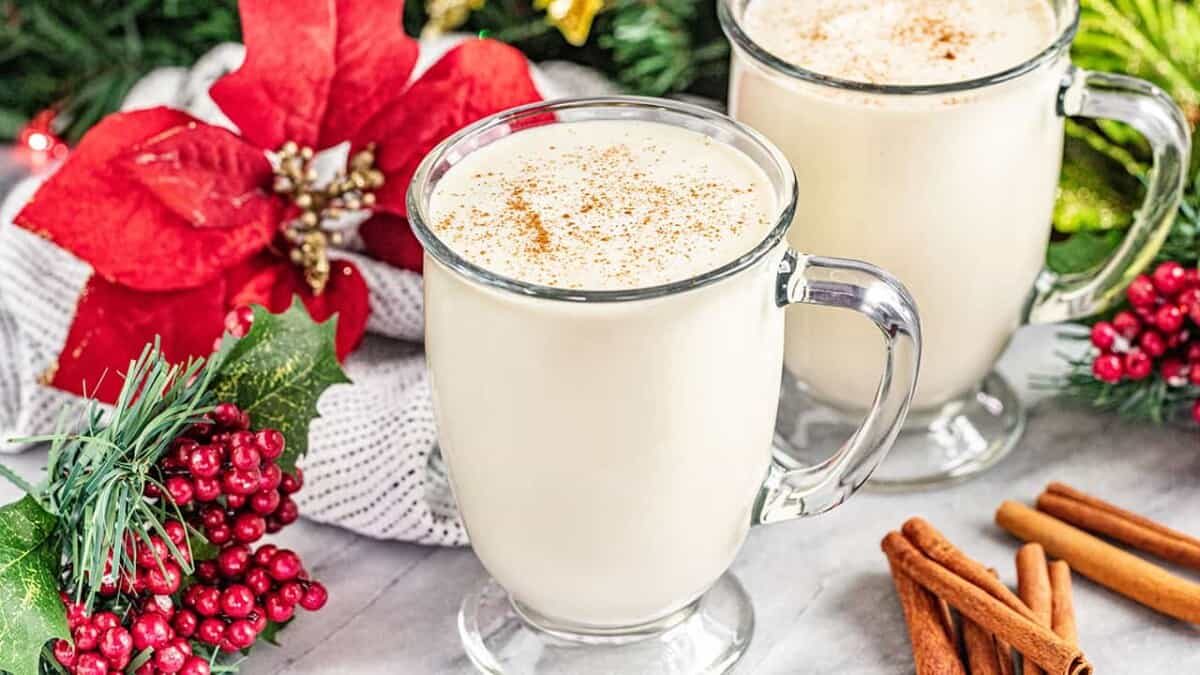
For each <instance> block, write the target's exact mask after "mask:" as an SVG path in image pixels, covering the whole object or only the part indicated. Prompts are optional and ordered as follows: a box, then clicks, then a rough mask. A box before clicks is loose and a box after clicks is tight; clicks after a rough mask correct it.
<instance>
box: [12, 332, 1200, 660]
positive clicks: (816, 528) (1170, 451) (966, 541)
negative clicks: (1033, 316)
mask: <svg viewBox="0 0 1200 675" xmlns="http://www.w3.org/2000/svg"><path fill="white" fill-rule="evenodd" d="M1048 338H1049V332H1048V331H1047V330H1046V329H1032V330H1026V331H1025V332H1024V333H1022V334H1021V335H1020V336H1018V340H1017V341H1016V344H1015V346H1014V348H1013V349H1012V350H1011V351H1010V354H1009V355H1008V356H1007V357H1006V359H1005V362H1004V368H1003V370H1005V371H1006V372H1008V373H1009V375H1010V376H1011V377H1013V378H1014V380H1024V379H1025V377H1024V375H1025V373H1027V372H1029V371H1030V370H1043V369H1045V368H1047V367H1049V366H1050V364H1051V363H1052V361H1049V360H1048V358H1049V357H1048V356H1047V354H1048V349H1049V344H1048ZM1026 395H1027V397H1028V399H1029V400H1030V402H1031V403H1032V404H1034V409H1033V414H1032V417H1031V423H1030V426H1029V431H1028V434H1027V436H1026V437H1025V439H1024V441H1023V442H1022V443H1021V444H1020V446H1019V447H1018V448H1017V449H1016V451H1014V452H1013V453H1012V454H1011V455H1010V456H1009V457H1008V458H1007V459H1005V460H1004V461H1003V462H1002V463H1000V464H999V465H998V466H997V467H995V468H994V469H993V470H992V471H991V472H989V473H987V474H986V475H984V476H983V477H981V478H978V479H976V480H974V481H971V482H968V483H965V484H961V485H957V486H954V487H950V488H947V489H943V490H939V491H933V492H923V493H916V494H907V495H893V494H878V493H870V492H864V493H861V494H859V495H858V496H856V497H855V498H854V499H853V500H851V501H850V502H848V503H847V504H845V505H844V506H842V507H841V508H839V509H838V510H836V511H834V512H832V513H830V514H827V515H824V516H821V517H819V518H814V519H810V520H806V521H799V522H790V523H782V524H778V525H772V526H770V527H767V528H762V529H759V530H756V531H754V532H752V533H751V535H750V538H749V540H748V541H747V542H746V545H745V547H744V549H743V550H742V553H741V555H740V556H739V557H738V559H737V562H736V563H735V565H734V571H735V572H736V574H737V575H738V576H739V577H740V578H741V580H742V582H743V584H745V586H746V588H747V590H748V591H749V592H750V595H751V596H752V597H753V599H754V604H755V609H756V613H757V621H758V628H757V632H756V634H755V636H754V639H753V642H752V645H751V648H750V650H749V652H748V653H747V654H746V656H745V658H744V659H743V660H742V662H741V663H740V664H739V666H738V669H737V671H736V672H737V673H754V674H761V675H776V674H778V675H784V674H793V673H814V674H820V675H854V674H862V675H874V674H889V673H907V672H912V662H911V657H910V653H909V646H908V638H907V634H906V631H905V628H904V622H903V617H902V615H901V612H900V608H899V606H898V605H897V603H896V600H895V596H894V593H893V590H892V584H891V579H890V577H889V576H888V572H887V565H886V563H885V562H884V558H883V555H882V554H881V553H880V552H879V541H880V539H881V538H882V537H883V535H884V534H885V533H886V532H887V531H888V530H889V529H894V528H896V527H898V526H899V525H900V523H901V522H902V521H903V520H904V519H905V518H906V517H908V516H910V515H918V514H919V515H922V516H925V517H926V518H928V519H930V520H931V521H933V523H934V524H936V525H937V526H938V527H939V528H941V529H942V530H943V531H944V532H946V534H947V535H948V536H949V537H950V538H951V539H952V540H953V541H954V542H956V543H958V544H959V545H960V546H962V547H963V548H965V549H966V550H967V551H968V552H969V553H970V554H972V555H973V556H975V557H977V558H978V559H980V560H982V561H984V562H986V563H987V564H989V565H993V566H995V567H997V568H998V569H1000V570H1001V574H1002V575H1003V577H1004V578H1005V580H1006V581H1008V582H1009V583H1015V572H1014V568H1013V563H1012V558H1013V555H1014V553H1015V551H1016V548H1017V543H1016V541H1015V540H1013V539H1011V538H1009V537H1008V536H1007V535H1006V534H1005V533H1003V532H1002V531H1000V530H999V529H998V528H997V527H996V526H994V525H993V524H992V520H991V518H992V514H993V512H994V510H995V508H996V507H997V505H999V503H1000V502H1001V500H1003V499H1008V498H1012V499H1021V500H1025V501H1031V500H1032V499H1033V498H1034V497H1035V496H1036V495H1037V493H1038V492H1039V491H1040V490H1041V488H1042V486H1044V485H1045V484H1046V483H1047V482H1048V481H1050V480H1056V479H1058V480H1066V481H1069V482H1071V483H1072V484H1074V485H1076V486H1078V487H1081V488H1083V489H1086V490H1089V491H1094V492H1095V493H1098V494H1101V495H1105V496H1107V497H1109V498H1110V499H1112V500H1114V501H1117V502H1119V503H1121V504H1123V505H1127V506H1129V507H1132V508H1134V509H1136V510H1138V511H1140V512H1143V513H1145V514H1147V515H1149V516H1151V517H1153V518H1156V519H1158V520H1160V521H1162V522H1164V523H1166V524H1168V525H1171V526H1175V527H1178V528H1180V529H1184V530H1189V531H1192V532H1200V437H1197V435H1196V432H1195V431H1191V430H1181V429H1156V428H1150V427H1147V426H1143V425H1136V424H1127V423H1123V422H1119V421H1116V420H1113V419H1111V418H1107V417H1101V416H1096V415H1092V414H1089V413H1086V412H1081V411H1078V410H1071V409H1066V408H1063V407H1062V406H1060V405H1058V404H1055V403H1053V402H1048V401H1042V402H1037V400H1036V399H1037V397H1036V396H1034V395H1031V394H1030V393H1029V392H1026ZM5 461H6V462H7V463H9V464H10V466H13V467H14V468H16V469H17V470H18V471H19V472H20V473H22V474H23V475H25V476H28V477H30V478H33V477H36V476H37V475H38V474H39V472H40V470H41V467H42V464H43V462H44V454H43V453H40V452H33V453H29V454H26V455H22V456H18V457H13V458H5ZM16 496H17V491H16V490H15V489H14V488H12V487H11V486H9V485H7V484H4V485H0V501H2V502H7V501H8V500H10V499H13V498H15V497H16ZM281 538H282V540H283V541H282V543H283V544H285V545H287V546H291V547H293V548H295V549H297V550H298V551H300V553H301V554H302V555H303V556H304V558H305V560H306V561H307V562H308V566H309V569H310V570H311V571H312V573H313V574H314V575H315V576H316V577H318V578H320V579H322V580H323V581H324V582H325V583H326V584H327V585H328V586H329V588H330V592H331V599H330V602H329V605H328V606H327V607H326V609H325V610H324V611H322V612H321V613H320V614H315V615H302V616H301V617H300V618H299V619H298V620H297V621H296V622H294V623H293V625H292V626H291V627H290V628H289V629H288V630H287V631H286V632H285V633H284V635H283V640H284V644H285V645H286V648H285V649H276V648H272V647H270V646H264V647H262V648H260V649H257V650H256V651H255V653H254V654H253V655H252V656H251V657H250V658H249V660H248V661H247V662H246V663H245V664H244V669H243V672H246V673H251V674H254V675H258V674H260V673H262V674H265V675H284V674H287V675H318V674H320V675H326V674H328V675H333V674H341V673H353V674H363V675H367V674H372V675H373V674H376V673H378V674H384V673H401V674H404V675H426V674H428V675H451V674H466V673H470V672H471V670H470V667H469V665H468V663H467V662H466V660H465V657H464V656H463V654H462V650H461V649H460V647H459V643H458V637H457V634H456V629H455V614H456V611H457V608H458V603H459V599H460V597H461V595H462V593H463V592H464V589H465V588H466V587H467V586H468V585H469V584H471V583H473V582H475V581H476V580H477V579H479V578H481V576H482V575H483V570H482V568H481V567H480V565H479V563H478V561H477V560H476V559H475V557H474V556H473V555H472V554H471V552H470V551H469V550H451V549H436V548H425V547H420V546H413V545H408V544H400V543H394V542H383V541H374V540H371V539H366V538H363V537H359V536H355V535H353V534H350V533H348V532H345V531H343V530H339V529H337V528H334V527H328V526H322V525H316V524H313V523H309V522H305V521H302V522H300V523H299V524H298V525H296V526H294V527H292V528H289V530H287V531H286V532H285V533H283V535H282V537H281ZM1076 606H1077V608H1078V611H1079V615H1080V620H1079V625H1080V626H1079V627H1080V635H1081V637H1080V639H1081V642H1082V645H1083V648H1084V651H1085V653H1086V654H1087V655H1088V657H1089V658H1090V659H1091V660H1092V661H1093V663H1094V664H1095V665H1096V667H1097V672H1099V673H1101V675H1126V674H1138V673H1168V672H1171V673H1194V672H1198V671H1200V649H1197V645H1200V631H1198V630H1197V629H1196V628H1194V627H1192V626H1188V625H1184V624H1181V623H1179V622H1176V621H1173V620H1170V619H1166V618H1164V617H1161V616H1158V615H1156V614H1154V613H1153V612H1150V611H1149V610H1146V609H1144V608H1142V607H1140V606H1138V605H1136V604H1133V603H1131V602H1129V601H1126V600H1124V599H1122V598H1120V597H1118V596H1116V595H1113V594H1112V593H1110V592H1108V591H1106V590H1104V589H1102V588H1100V587H1098V586H1096V585H1094V584H1092V583H1091V582H1089V581H1087V580H1082V579H1077V582H1076Z"/></svg>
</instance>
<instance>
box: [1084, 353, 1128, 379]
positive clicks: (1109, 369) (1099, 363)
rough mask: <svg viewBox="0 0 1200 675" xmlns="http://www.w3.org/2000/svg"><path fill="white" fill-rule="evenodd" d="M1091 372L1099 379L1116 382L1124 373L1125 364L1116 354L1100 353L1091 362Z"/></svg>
mask: <svg viewBox="0 0 1200 675" xmlns="http://www.w3.org/2000/svg"><path fill="white" fill-rule="evenodd" d="M1092 373H1093V374H1094V375H1095V376H1096V377H1097V378H1098V379H1100V380H1103V381H1105V382H1108V383H1109V384H1116V383H1117V382H1120V381H1121V378H1122V377H1123V376H1124V375H1125V366H1124V364H1123V363H1122V362H1121V357H1120V356H1118V355H1117V354H1101V355H1100V356H1098V357H1096V360H1095V361H1093V362H1092Z"/></svg>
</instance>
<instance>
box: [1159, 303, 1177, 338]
mask: <svg viewBox="0 0 1200 675" xmlns="http://www.w3.org/2000/svg"><path fill="white" fill-rule="evenodd" d="M1154 325H1156V326H1158V329H1159V330H1161V331H1162V332H1164V333H1166V334H1167V335H1173V334H1175V333H1177V332H1179V329H1180V328H1183V312H1181V311H1179V307H1177V306H1175V305H1163V306H1162V307H1159V308H1158V311H1157V312H1155V314H1154Z"/></svg>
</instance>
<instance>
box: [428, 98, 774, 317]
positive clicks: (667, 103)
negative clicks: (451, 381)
mask: <svg viewBox="0 0 1200 675" xmlns="http://www.w3.org/2000/svg"><path fill="white" fill-rule="evenodd" d="M596 108H599V109H606V108H611V109H612V110H613V111H614V113H615V114H614V115H613V116H612V117H610V118H596V119H613V120H620V119H639V118H635V117H631V116H630V115H628V114H621V113H622V112H623V111H628V110H630V109H636V110H660V111H666V112H669V113H674V114H678V115H682V116H686V117H690V118H693V119H697V120H700V121H703V122H708V123H712V124H716V125H718V126H720V127H722V128H723V129H724V130H726V131H728V132H730V133H732V134H735V135H738V136H741V137H743V138H744V139H746V140H749V141H750V142H752V143H754V144H755V145H757V146H759V148H760V149H762V150H763V151H765V153H766V154H767V156H769V157H770V158H771V161H772V163H774V164H775V165H776V166H777V168H778V169H779V170H780V173H781V175H782V177H783V181H784V185H783V189H782V190H779V193H780V197H781V198H780V202H782V203H783V205H782V207H780V208H779V209H778V213H777V214H776V216H775V218H776V222H775V224H774V225H773V226H772V227H771V229H770V230H769V231H768V232H767V234H766V235H765V236H764V237H763V239H762V240H760V241H759V242H758V244H756V245H755V246H754V247H753V248H751V249H750V250H749V251H747V252H746V253H743V254H742V255H740V256H738V257H737V258H734V259H733V260H730V261H729V262H726V263H724V264H722V265H720V266H718V267H716V268H714V269H711V270H708V271H706V272H703V273H700V274H696V275H693V276H690V277H688V278H686V279H680V280H678V281H672V282H669V283H665V284H658V285H654V286H642V287H638V288H629V289H612V290H579V289H568V288H560V287H556V286H546V285H542V284H535V283H530V282H526V281H521V280H520V279H515V278H512V277H507V276H504V275H502V274H498V273H496V272H493V271H491V270H488V269H486V268H484V267H482V266H480V265H476V264H475V263H473V262H471V261H469V260H467V259H466V258H464V257H462V256H461V255H459V254H458V253H457V252H456V251H454V250H453V249H451V248H450V247H449V246H447V245H446V244H445V243H444V242H443V241H442V240H441V239H440V238H438V236H437V235H436V234H434V232H433V230H432V229H430V227H429V224H428V221H429V218H428V213H427V210H428V205H429V204H428V202H429V199H430V197H431V196H432V193H433V185H431V179H433V178H434V176H433V171H434V168H435V167H436V166H437V165H438V164H439V163H440V162H442V161H443V160H444V159H445V158H446V157H447V156H448V155H451V154H453V152H454V150H455V149H456V148H457V147H458V146H459V145H460V144H462V143H463V142H465V141H466V140H468V139H470V138H473V137H476V136H479V135H481V134H484V133H486V132H487V131H489V130H491V129H495V128H497V127H500V126H503V125H508V124H511V123H513V122H519V121H521V120H524V119H528V118H534V117H539V116H544V115H546V114H547V113H550V114H553V113H556V112H559V111H564V110H579V109H596ZM646 121H649V122H651V123H654V124H670V122H662V121H654V120H646ZM569 123H570V122H562V121H558V120H555V121H551V122H548V124H569ZM539 126H540V125H539ZM527 128H532V127H520V126H518V127H517V128H516V129H513V130H511V131H510V133H520V132H521V131H523V130H524V129H527ZM717 140H720V139H717ZM734 150H737V151H738V152H742V151H741V150H739V149H738V148H736V147H735V148H734ZM469 152H470V151H469ZM743 154H745V153H743ZM751 160H752V161H753V158H751ZM756 163H757V162H756ZM439 177H440V176H439ZM796 200H797V188H796V174H795V171H794V170H793V169H792V165H791V164H790V163H789V162H788V161H787V159H786V158H785V157H784V155H783V151H782V150H780V149H779V148H778V147H776V146H775V145H774V144H773V143H771V142H770V141H769V140H767V138H766V137H765V136H763V135H762V134H760V133H758V132H756V131H754V130H753V129H751V128H749V127H748V126H746V125H744V124H741V123H740V122H737V121H736V120H734V119H733V118H731V117H729V116H727V115H724V114H722V113H719V112H716V111H713V110H710V109H708V108H705V107H702V106H698V105H694V104H691V103H684V102H681V101H671V100H666V99H660V98H654V97H649V96H590V97H573V98H562V99H555V100H553V101H538V102H535V103H529V104H526V105H522V106H518V107H515V108H509V109H508V110H504V111H501V112H499V113H495V114H493V115H489V116H488V117H485V118H483V119H481V120H478V121H476V122H474V123H472V124H469V125H467V126H466V127H463V128H462V129H460V130H459V131H457V132H455V133H454V134H453V135H451V136H449V137H448V138H446V139H445V140H443V141H442V142H441V143H439V144H438V145H437V146H435V147H434V148H433V150H430V151H429V153H428V154H426V155H425V157H424V159H422V160H421V163H420V165H418V166H417V170H416V172H415V173H414V174H413V177H412V180H411V182H410V183H409V186H408V194H407V202H406V204H407V207H408V221H409V224H410V225H411V226H412V229H413V233H414V234H415V235H416V237H417V240H418V241H419V242H420V243H421V246H422V247H423V248H424V249H425V253H427V254H429V255H430V256H432V257H433V258H434V260H436V261H437V262H438V263H440V264H442V265H444V266H445V267H447V268H449V269H450V270H451V271H453V272H455V273H457V274H459V275H462V276H464V277H466V278H468V279H470V280H472V281H475V282H477V283H480V284H483V285H485V286H489V287H491V288H497V289H500V290H503V291H507V292H509V293H515V294H518V295H522V296H526V297H533V298H541V299H545V300H557V301H565V302H584V303H586V302H630V301H635V300H649V299H653V298H662V297H666V296H669V295H675V294H677V293H682V292H685V291H690V290H693V289H696V288H700V287H702V286H707V285H709V284H712V283H715V282H717V281H721V280H722V279H726V278H728V277H731V276H734V275H736V274H738V273H739V272H741V271H743V270H745V269H746V268H748V267H752V266H753V265H754V264H755V263H757V262H758V261H759V260H761V259H762V258H763V257H764V256H766V255H767V254H768V253H769V252H770V251H772V250H774V249H775V247H776V246H777V245H778V244H779V243H780V242H781V241H782V240H783V238H784V235H785V234H786V233H787V230H788V227H789V226H790V225H791V223H792V217H793V215H794V214H795V211H796Z"/></svg>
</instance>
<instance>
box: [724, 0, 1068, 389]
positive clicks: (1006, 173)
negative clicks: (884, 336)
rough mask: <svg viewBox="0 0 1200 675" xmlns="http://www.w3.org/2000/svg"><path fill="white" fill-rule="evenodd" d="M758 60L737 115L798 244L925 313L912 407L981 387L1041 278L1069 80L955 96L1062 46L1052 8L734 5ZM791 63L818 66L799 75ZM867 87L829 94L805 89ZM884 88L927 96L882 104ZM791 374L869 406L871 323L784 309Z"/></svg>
mask: <svg viewBox="0 0 1200 675" xmlns="http://www.w3.org/2000/svg"><path fill="white" fill-rule="evenodd" d="M733 7H734V9H733V10H732V11H733V14H734V21H735V22H736V24H737V25H738V26H739V27H740V29H741V30H742V31H744V33H745V35H746V36H748V37H749V39H750V40H751V41H752V42H753V43H754V44H755V45H757V47H758V48H759V49H761V50H762V51H765V52H766V53H768V54H769V55H770V56H771V57H772V58H774V59H777V60H778V61H779V62H780V63H781V64H785V65H780V64H775V65H771V64H770V63H768V59H764V58H763V57H762V56H761V55H757V56H752V55H750V54H748V53H747V52H746V51H745V50H735V56H734V59H733V75H732V80H731V85H730V96H729V105H730V111H731V114H732V115H733V116H734V117H735V118H736V119H738V120H740V121H743V122H745V123H747V124H749V125H750V126H752V127H754V128H756V129H757V130H759V131H761V132H762V133H763V134H765V135H766V136H767V137H768V138H770V139H771V140H772V141H774V142H775V143H776V144H777V145H778V146H780V148H782V150H783V151H784V153H785V154H786V155H787V156H788V159H789V160H790V161H791V163H792V165H793V167H794V168H795V171H796V177H797V183H798V190H799V195H798V207H797V212H796V217H795V219H794V220H793V224H792V228H791V230H790V232H789V239H790V241H791V243H792V245H793V246H794V247H796V248H797V249H799V250H801V251H806V252H814V253H820V254H822V255H835V256H845V257H852V258H859V259H862V260H866V261H868V262H871V263H874V264H876V265H879V266H880V267H883V268H885V269H887V270H889V271H890V272H892V273H894V274H895V275H896V276H897V277H899V278H900V280H901V281H903V282H904V284H905V285H906V286H907V287H908V288H909V289H910V291H911V292H912V294H913V296H914V298H915V299H916V301H917V305H918V307H919V308H920V312H921V322H922V327H923V332H924V338H925V355H926V358H925V359H924V363H923V364H922V368H921V378H920V381H919V382H918V386H917V394H916V397H915V398H914V402H913V407H914V409H930V408H934V407H937V406H938V405H939V404H942V403H944V402H946V401H948V400H951V399H954V398H956V397H958V396H961V395H963V394H965V393H968V392H969V391H971V390H972V389H973V388H974V387H975V386H977V385H978V383H979V382H980V381H981V380H982V379H983V377H984V376H985V375H986V374H987V372H988V371H989V370H990V369H991V367H992V365H993V364H994V363H995V361H996V359H997V357H998V356H999V354H1000V352H1001V351H1002V350H1003V349H1004V347H1005V345H1006V344H1007V342H1008V339H1009V337H1010V336H1011V335H1012V334H1013V332H1014V331H1015V329H1016V328H1017V327H1018V325H1019V324H1020V323H1021V321H1022V313H1023V307H1024V305H1025V302H1026V300H1027V299H1028V297H1029V294H1030V289H1031V288H1032V286H1033V282H1034V280H1035V278H1036V277H1037V275H1038V273H1039V271H1040V270H1041V269H1042V267H1043V259H1044V255H1045V247H1046V243H1047V240H1048V237H1049V233H1050V216H1051V211H1052V209H1053V204H1054V195H1055V189H1056V185H1057V177H1058V173H1059V168H1060V161H1061V153H1062V138H1063V122H1062V118H1061V117H1059V116H1058V115H1057V114H1056V110H1055V100H1056V94H1057V89H1058V87H1059V83H1060V81H1061V79H1062V77H1063V73H1064V72H1065V69H1066V67H1067V65H1068V64H1067V62H1066V60H1065V58H1058V59H1051V60H1049V61H1047V62H1046V63H1044V64H1042V65H1040V66H1039V67H1037V68H1035V69H1033V70H1031V71H1030V72H1027V73H1024V74H1022V75H1021V76H1019V77H1014V78H1011V79H1007V80H1006V81H1001V82H997V83H994V84H990V85H980V86H979V87H974V88H970V89H969V90H967V89H963V90H961V91H944V90H943V91H938V90H936V88H935V87H933V85H943V84H947V83H955V82H963V81H969V80H977V79H979V78H985V77H988V76H992V75H995V74H997V73H1001V72H1003V71H1006V70H1009V69H1012V68H1015V67H1017V66H1020V65H1021V64H1023V63H1025V62H1027V61H1029V60H1030V59H1033V58H1034V57H1035V56H1037V55H1038V54H1039V53H1040V52H1042V51H1043V50H1045V49H1046V48H1047V47H1049V46H1050V45H1051V44H1052V43H1053V42H1054V40H1055V38H1056V37H1057V36H1058V34H1059V32H1060V28H1061V27H1060V26H1059V25H1058V20H1057V18H1056V15H1055V13H1054V11H1053V10H1052V8H1051V6H1050V4H1049V3H1048V2H1047V1H1046V0H803V1H798V0H749V2H748V4H747V3H745V2H739V1H738V0H733ZM788 68H799V69H803V70H805V71H809V76H796V75H794V74H789V72H788ZM813 73H815V74H817V75H820V76H825V77H828V78H836V79H837V80H842V81H849V82H852V83H858V84H859V85H862V86H855V85H850V86H846V84H845V83H841V84H837V83H835V84H834V85H830V84H828V83H822V82H821V81H820V78H819V77H818V78H813V77H811V75H812V74H813ZM881 86H885V87H886V86H907V87H926V90H925V91H924V92H915V91H913V90H911V89H910V90H909V91H904V92H896V91H893V92H890V93H889V92H887V91H886V90H885V89H881V88H880V87H881ZM787 314H788V317H787V348H786V357H785V362H786V367H787V368H788V370H789V371H790V372H791V373H792V374H794V375H795V376H796V378H797V379H798V380H799V381H801V382H802V383H804V384H805V385H807V387H808V388H809V389H810V390H811V392H812V393H813V395H815V396H816V397H818V398H820V399H823V400H825V401H827V402H831V403H833V404H835V405H837V406H839V407H843V408H851V409H864V408H866V407H868V406H869V405H870V402H871V398H872V396H873V395H874V392H875V388H876V385H877V383H878V377H879V375H878V374H879V363H880V361H879V357H878V350H879V336H878V334H877V333H876V331H875V329H874V327H873V326H870V325H869V324H868V323H867V322H864V321H862V320H861V319H859V318H857V317H854V316H852V315H846V314H844V313H836V312H830V311H827V310H822V309H814V308H810V307H803V308H793V309H790V310H788V313H787Z"/></svg>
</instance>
